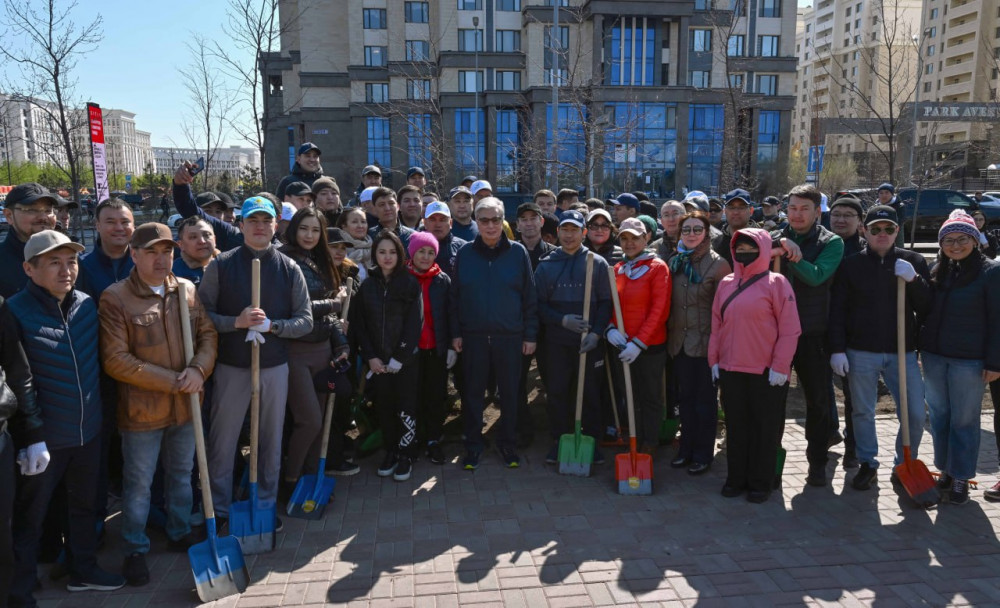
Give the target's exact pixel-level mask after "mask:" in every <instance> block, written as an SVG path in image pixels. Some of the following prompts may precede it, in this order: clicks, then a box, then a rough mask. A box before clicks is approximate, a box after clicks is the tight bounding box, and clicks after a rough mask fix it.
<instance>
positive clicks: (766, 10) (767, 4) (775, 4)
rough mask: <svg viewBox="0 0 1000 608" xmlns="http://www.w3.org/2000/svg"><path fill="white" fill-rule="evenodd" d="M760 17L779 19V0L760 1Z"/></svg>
mask: <svg viewBox="0 0 1000 608" xmlns="http://www.w3.org/2000/svg"><path fill="white" fill-rule="evenodd" d="M760 16H761V17H780V16H781V0H760Z"/></svg>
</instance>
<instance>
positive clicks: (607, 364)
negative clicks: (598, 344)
mask: <svg viewBox="0 0 1000 608" xmlns="http://www.w3.org/2000/svg"><path fill="white" fill-rule="evenodd" d="M604 373H605V374H607V376H608V393H610V395H611V413H612V414H614V415H615V430H617V431H618V432H619V433H620V432H621V430H622V422H621V420H619V419H618V400H617V399H615V382H614V379H613V378H612V377H611V359H610V358H609V357H608V351H607V350H605V351H604Z"/></svg>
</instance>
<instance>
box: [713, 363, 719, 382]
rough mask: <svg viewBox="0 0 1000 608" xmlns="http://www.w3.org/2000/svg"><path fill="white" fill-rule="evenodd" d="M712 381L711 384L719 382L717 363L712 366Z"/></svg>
mask: <svg viewBox="0 0 1000 608" xmlns="http://www.w3.org/2000/svg"><path fill="white" fill-rule="evenodd" d="M712 381H713V382H718V381H719V364H718V363H716V364H715V365H713V366H712Z"/></svg>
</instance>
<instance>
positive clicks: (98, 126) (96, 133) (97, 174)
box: [87, 103, 111, 203]
mask: <svg viewBox="0 0 1000 608" xmlns="http://www.w3.org/2000/svg"><path fill="white" fill-rule="evenodd" d="M87 115H88V122H89V123H90V149H91V153H92V155H93V158H94V187H95V188H94V194H96V198H95V202H96V203H100V202H101V201H103V200H105V199H109V198H111V191H110V190H108V159H107V156H105V154H104V115H103V114H102V113H101V106H99V105H97V104H96V103H88V104H87Z"/></svg>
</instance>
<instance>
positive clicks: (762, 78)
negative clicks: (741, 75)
mask: <svg viewBox="0 0 1000 608" xmlns="http://www.w3.org/2000/svg"><path fill="white" fill-rule="evenodd" d="M757 92H758V93H761V94H762V95H777V94H778V76H777V74H760V75H758V76H757Z"/></svg>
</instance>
